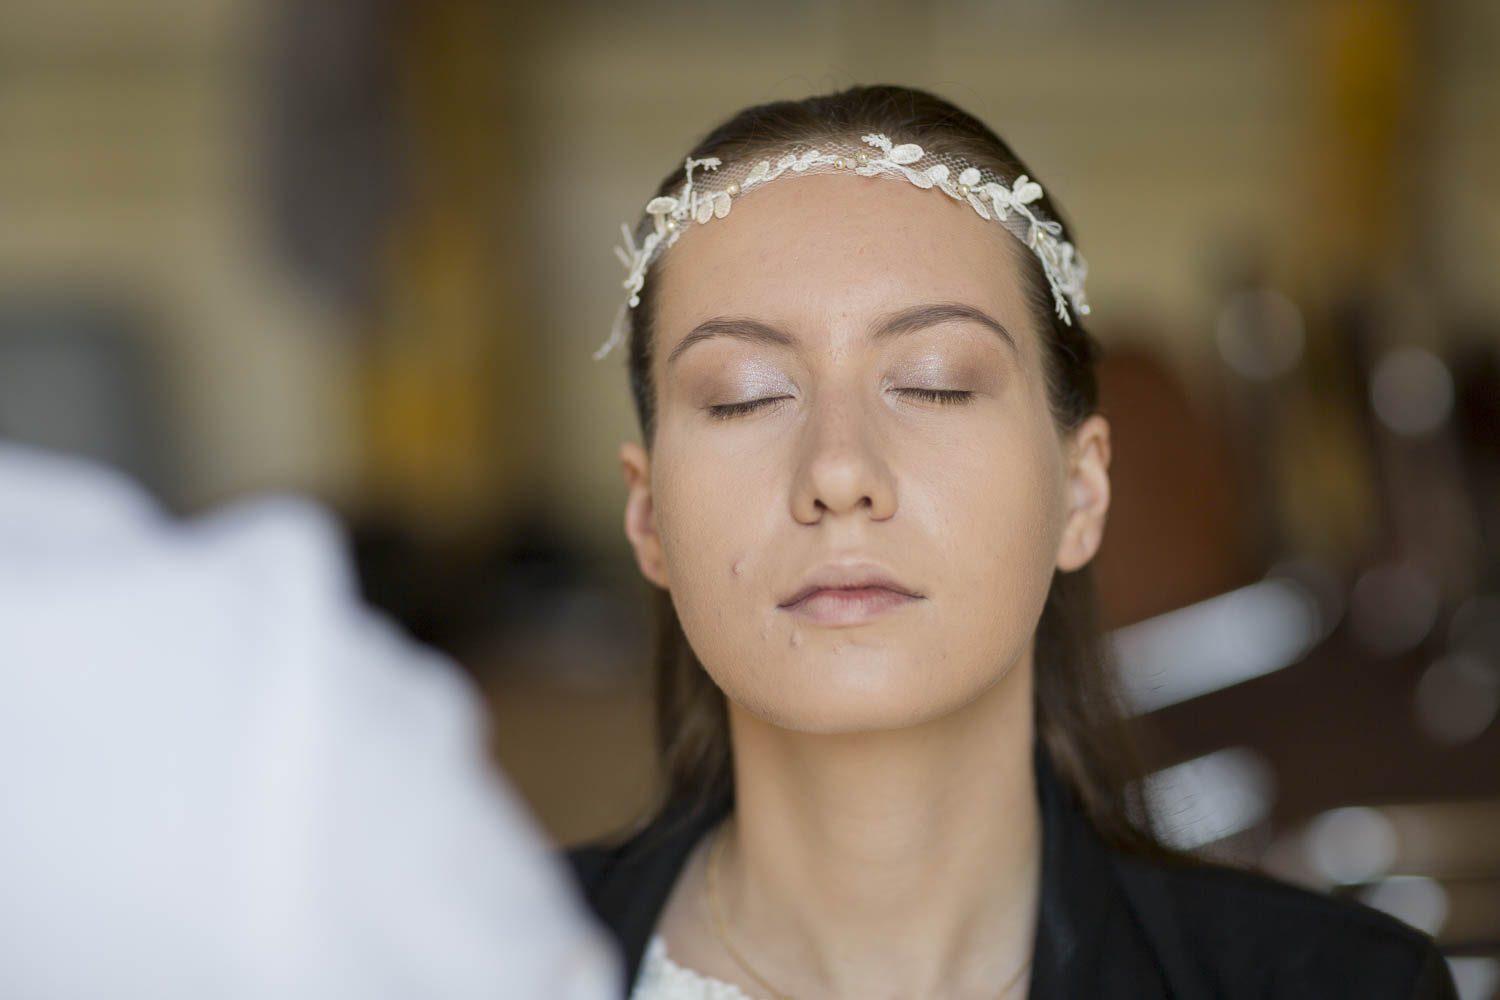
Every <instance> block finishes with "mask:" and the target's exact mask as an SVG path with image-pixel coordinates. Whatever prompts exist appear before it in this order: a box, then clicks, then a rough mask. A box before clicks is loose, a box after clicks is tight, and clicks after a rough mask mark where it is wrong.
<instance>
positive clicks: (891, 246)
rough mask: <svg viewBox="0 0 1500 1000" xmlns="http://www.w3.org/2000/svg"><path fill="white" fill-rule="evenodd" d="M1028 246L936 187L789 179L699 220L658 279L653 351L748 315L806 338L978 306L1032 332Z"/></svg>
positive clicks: (842, 177) (876, 180) (827, 177)
mask: <svg viewBox="0 0 1500 1000" xmlns="http://www.w3.org/2000/svg"><path fill="white" fill-rule="evenodd" d="M1025 252H1026V250H1025V248H1024V247H1022V246H1021V244H1020V243H1019V242H1018V241H1017V240H1016V239H1015V237H1013V236H1012V235H1010V233H1009V232H1007V231H1006V230H1005V229H1003V228H1002V227H1001V226H999V225H998V224H996V223H994V222H990V221H986V220H984V219H981V218H980V217H979V216H978V215H977V214H975V212H974V211H973V210H972V209H970V208H969V207H968V206H967V205H963V204H960V203H959V202H956V201H954V200H953V199H951V198H949V197H947V196H946V195H943V194H942V193H941V192H937V191H931V190H923V189H921V188H918V187H915V186H914V185H912V184H908V183H906V182H904V181H898V180H894V179H890V178H883V177H859V176H857V175H852V174H818V175H813V176H808V177H788V178H783V179H780V180H777V181H775V182H773V183H770V184H767V185H766V186H765V187H763V188H759V189H757V190H754V191H751V192H747V193H746V194H745V195H744V196H743V197H742V198H739V199H737V200H736V201H735V202H734V205H733V208H732V210H731V211H730V213H729V214H728V215H727V216H725V217H724V218H722V219H713V220H711V221H709V222H707V223H702V224H699V225H695V226H693V227H692V228H690V229H689V230H688V231H686V232H684V233H683V234H682V236H681V237H680V238H679V239H678V240H677V242H676V244H675V245H674V246H673V247H672V248H671V249H669V250H668V251H667V252H666V254H665V255H664V256H663V258H662V260H661V261H660V262H659V264H658V266H657V270H656V272H655V274H654V275H652V277H651V278H649V279H648V280H651V281H655V282H656V283H657V289H656V309H657V317H656V319H657V322H656V328H657V336H658V338H660V340H661V348H662V349H661V350H659V351H658V354H659V355H664V354H665V353H667V352H668V351H670V349H671V347H672V345H673V343H675V341H676V340H678V339H680V338H681V337H682V336H683V335H684V334H685V333H686V332H687V331H688V330H689V329H691V328H692V327H693V326H694V325H696V324H698V323H700V322H703V321H705V320H707V319H711V318H715V317H720V316H735V317H749V318H755V319H760V320H765V321H767V322H772V323H776V324H778V325H781V326H783V327H784V328H787V329H793V330H796V331H799V332H802V333H811V332H816V331H837V330H839V329H843V328H845V327H854V326H857V325H859V324H860V323H862V322H863V321H865V320H867V319H868V318H870V317H872V316H876V315H883V314H889V313H890V312H892V311H895V310H899V309H903V308H907V307H910V306H913V305H918V304H923V303H929V302H958V303H965V304H969V305H973V306H975V307H977V308H980V309H982V310H984V311H986V312H988V313H989V314H991V315H993V316H995V317H996V318H997V319H998V320H999V321H1000V322H1001V323H1003V324H1004V325H1005V326H1006V327H1007V328H1009V329H1011V330H1012V331H1014V332H1015V333H1016V334H1017V340H1018V341H1020V340H1021V339H1023V338H1029V337H1030V334H1029V333H1027V334H1023V333H1022V331H1029V330H1030V329H1031V324H1030V322H1029V320H1028V311H1027V308H1026V304H1025V298H1024V295H1023V293H1022V281H1021V273H1020V270H1021V269H1020V263H1021V259H1022V258H1021V254H1024V253H1025Z"/></svg>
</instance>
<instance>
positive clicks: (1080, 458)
mask: <svg viewBox="0 0 1500 1000" xmlns="http://www.w3.org/2000/svg"><path fill="white" fill-rule="evenodd" d="M1069 454H1070V459H1069V470H1068V478H1069V491H1068V492H1069V494H1070V495H1071V497H1072V507H1071V508H1070V509H1069V511H1068V517H1067V521H1066V523H1065V524H1064V526H1063V535H1062V540H1061V544H1060V545H1059V546H1058V552H1057V568H1058V569H1060V570H1062V571H1063V572H1065V573H1066V572H1071V571H1072V570H1076V569H1080V568H1082V567H1083V566H1086V565H1088V563H1089V561H1090V560H1091V559H1093V558H1094V554H1095V553H1096V552H1098V551H1099V545H1100V543H1101V542H1102V541H1103V540H1104V522H1105V518H1106V516H1107V515H1108V513H1109V460H1110V449H1109V422H1108V421H1106V420H1105V419H1104V418H1103V417H1101V416H1099V415H1098V414H1094V415H1093V416H1091V417H1089V418H1088V419H1087V420H1085V421H1084V422H1083V423H1082V424H1080V425H1079V427H1078V430H1077V431H1076V432H1075V433H1074V436H1073V443H1072V447H1071V448H1070V449H1069Z"/></svg>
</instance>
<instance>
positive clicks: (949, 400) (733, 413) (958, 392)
mask: <svg viewBox="0 0 1500 1000" xmlns="http://www.w3.org/2000/svg"><path fill="white" fill-rule="evenodd" d="M894 391H896V392H899V393H907V394H910V395H913V396H915V397H917V398H918V399H921V400H923V401H925V402H929V403H939V404H942V405H953V404H959V403H967V402H969V401H970V400H972V399H973V398H974V392H973V390H970V389H921V388H915V387H904V388H899V389H896V390H894ZM791 398H792V397H790V396H766V397H763V398H761V399H750V400H746V401H745V402H743V403H723V404H719V405H717V406H710V407H707V410H708V415H709V416H710V417H712V418H713V419H715V420H729V419H732V418H734V417H737V416H740V415H742V414H745V413H750V412H752V411H755V410H759V409H762V408H764V407H766V406H770V405H771V404H773V403H780V402H781V401H782V400H786V399H791Z"/></svg>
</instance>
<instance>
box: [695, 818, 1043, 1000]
mask: <svg viewBox="0 0 1500 1000" xmlns="http://www.w3.org/2000/svg"><path fill="white" fill-rule="evenodd" d="M727 829H728V827H727V825H721V826H720V827H719V829H718V830H717V831H716V832H715V833H714V842H713V845H712V846H711V847H710V848H709V852H708V880H707V881H708V909H709V912H710V913H712V914H713V918H714V933H715V934H717V935H718V936H719V943H720V944H722V945H723V946H724V950H725V951H727V952H729V957H730V958H733V959H734V960H735V962H736V963H737V964H738V965H739V967H740V968H741V969H743V970H744V972H745V974H746V975H747V976H749V977H750V978H751V979H753V980H755V982H756V983H757V984H759V985H760V987H761V988H762V989H764V990H766V992H768V993H770V994H771V996H772V997H774V998H775V1000H793V998H792V996H791V995H790V994H787V993H783V992H781V991H780V990H778V989H777V988H776V987H774V986H772V985H771V984H770V983H768V982H767V981H766V979H765V977H764V976H762V975H761V974H760V973H759V972H756V971H755V967H754V966H752V965H751V964H750V962H749V960H748V959H746V958H745V956H744V955H741V954H740V953H739V950H738V949H737V948H735V946H734V945H733V944H731V943H730V940H729V931H728V929H727V928H726V926H725V924H724V912H723V910H722V909H721V908H720V906H719V859H720V858H722V857H723V855H724V844H725V839H724V833H725V831H726V830H727ZM1029 968H1031V959H1029V958H1028V959H1027V960H1026V961H1025V962H1023V963H1022V964H1021V967H1020V968H1019V969H1017V970H1016V974H1015V975H1013V976H1011V977H1010V980H1009V981H1008V982H1007V983H1006V984H1005V986H1004V988H1002V989H1001V990H1000V993H999V998H998V1000H1004V998H1005V997H1007V996H1009V995H1010V991H1011V990H1012V989H1013V988H1014V987H1015V985H1016V983H1018V982H1020V980H1021V977H1022V976H1023V975H1025V974H1026V970H1027V969H1029Z"/></svg>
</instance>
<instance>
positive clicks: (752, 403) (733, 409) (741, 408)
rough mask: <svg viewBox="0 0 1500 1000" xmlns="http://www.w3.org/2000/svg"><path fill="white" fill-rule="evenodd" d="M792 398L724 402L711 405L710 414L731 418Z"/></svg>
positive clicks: (715, 417) (725, 418)
mask: <svg viewBox="0 0 1500 1000" xmlns="http://www.w3.org/2000/svg"><path fill="white" fill-rule="evenodd" d="M791 398H792V397H790V396H767V397H765V398H764V399H751V400H747V401H746V402H743V403H724V404H722V405H720V406H710V407H709V408H708V414H709V416H711V417H713V418H714V419H715V420H729V419H730V418H732V417H738V416H740V415H742V414H745V413H749V412H750V411H751V410H758V409H760V408H761V407H762V406H766V405H767V404H769V403H779V402H781V401H782V400H783V399H791Z"/></svg>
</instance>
